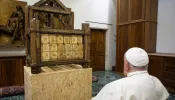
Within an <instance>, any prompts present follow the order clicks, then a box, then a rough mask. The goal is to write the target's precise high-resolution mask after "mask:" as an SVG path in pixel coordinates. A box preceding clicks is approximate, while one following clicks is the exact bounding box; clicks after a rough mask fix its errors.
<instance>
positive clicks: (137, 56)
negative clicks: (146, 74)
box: [125, 47, 149, 67]
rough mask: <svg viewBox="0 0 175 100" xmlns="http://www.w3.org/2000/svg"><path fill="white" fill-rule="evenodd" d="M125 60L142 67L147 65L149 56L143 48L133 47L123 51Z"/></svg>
mask: <svg viewBox="0 0 175 100" xmlns="http://www.w3.org/2000/svg"><path fill="white" fill-rule="evenodd" d="M125 58H126V60H127V61H128V62H129V63H130V64H131V65H133V66H135V67H143V66H146V65H148V63H149V58H148V54H147V52H146V51H145V50H143V49H141V48H138V47H133V48H131V49H129V50H128V51H127V52H126V53H125Z"/></svg>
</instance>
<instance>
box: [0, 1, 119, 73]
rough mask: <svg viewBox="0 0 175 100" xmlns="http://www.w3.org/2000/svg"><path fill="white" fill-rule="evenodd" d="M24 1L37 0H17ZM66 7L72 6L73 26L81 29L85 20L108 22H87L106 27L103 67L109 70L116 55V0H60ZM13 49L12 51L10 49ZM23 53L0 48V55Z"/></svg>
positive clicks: (20, 50)
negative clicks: (73, 14)
mask: <svg viewBox="0 0 175 100" xmlns="http://www.w3.org/2000/svg"><path fill="white" fill-rule="evenodd" d="M19 1H26V2H27V3H28V5H33V4H34V3H36V2H38V1H39V0H19ZM61 1H62V3H63V4H65V6H66V7H69V8H72V11H74V13H75V28H76V29H81V24H82V23H85V22H86V21H93V22H100V23H108V24H112V25H105V24H94V23H89V24H90V27H92V28H104V29H108V30H107V33H106V54H105V56H106V59H105V69H106V70H111V68H112V66H115V57H116V44H115V36H114V35H115V34H116V0H61ZM12 50H13V51H12ZM7 54H8V55H15V54H17V55H25V51H24V49H21V48H15V49H14V48H0V56H2V55H3V56H4V55H7Z"/></svg>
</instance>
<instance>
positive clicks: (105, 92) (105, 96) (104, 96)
mask: <svg viewBox="0 0 175 100" xmlns="http://www.w3.org/2000/svg"><path fill="white" fill-rule="evenodd" d="M109 91H110V87H109V85H106V86H104V87H103V88H102V89H101V91H100V92H99V93H98V94H97V95H96V97H93V98H92V99H91V100H110V98H111V94H110V92H109Z"/></svg>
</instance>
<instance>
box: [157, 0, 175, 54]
mask: <svg viewBox="0 0 175 100" xmlns="http://www.w3.org/2000/svg"><path fill="white" fill-rule="evenodd" d="M157 52H161V53H175V0H159V7H158V28H157Z"/></svg>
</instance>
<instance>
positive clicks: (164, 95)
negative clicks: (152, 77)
mask: <svg viewBox="0 0 175 100" xmlns="http://www.w3.org/2000/svg"><path fill="white" fill-rule="evenodd" d="M159 96H160V98H161V99H160V100H167V99H168V97H169V93H168V91H167V90H166V88H165V87H164V86H163V85H162V89H161V91H160V95H159Z"/></svg>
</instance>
